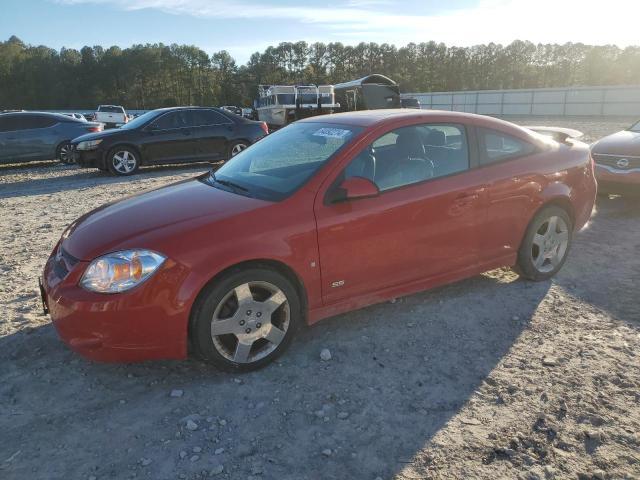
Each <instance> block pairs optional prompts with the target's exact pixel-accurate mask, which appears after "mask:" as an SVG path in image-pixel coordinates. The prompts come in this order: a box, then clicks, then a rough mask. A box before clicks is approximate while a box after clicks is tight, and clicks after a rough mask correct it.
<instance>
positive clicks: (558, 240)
mask: <svg viewBox="0 0 640 480" xmlns="http://www.w3.org/2000/svg"><path fill="white" fill-rule="evenodd" d="M572 230H573V225H572V223H571V218H570V217H569V215H568V214H567V212H566V211H565V210H563V209H562V208H560V207H555V206H551V207H546V208H543V209H542V210H541V211H540V212H538V214H537V215H536V216H535V217H534V218H533V220H532V221H531V223H530V224H529V227H528V228H527V232H526V234H525V237H524V240H523V241H522V245H521V246H520V250H519V252H518V264H517V270H518V273H519V274H520V276H522V277H524V278H526V279H528V280H533V281H542V280H547V279H549V278H551V277H553V276H554V275H555V274H556V273H558V271H559V270H560V269H561V268H562V265H564V262H565V261H566V259H567V254H568V253H569V247H570V246H571V239H572V237H571V232H572Z"/></svg>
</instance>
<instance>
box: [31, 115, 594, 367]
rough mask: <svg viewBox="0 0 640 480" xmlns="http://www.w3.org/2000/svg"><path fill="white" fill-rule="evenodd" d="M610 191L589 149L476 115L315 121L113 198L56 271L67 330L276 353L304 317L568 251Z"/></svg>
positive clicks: (107, 344)
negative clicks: (194, 173)
mask: <svg viewBox="0 0 640 480" xmlns="http://www.w3.org/2000/svg"><path fill="white" fill-rule="evenodd" d="M595 194H596V182H595V180H594V174H593V164H592V160H591V157H590V154H589V150H588V147H587V146H586V145H584V144H582V143H578V142H573V141H571V140H569V141H567V142H565V143H558V142H556V141H554V140H551V139H549V138H547V137H544V136H542V135H538V134H536V133H534V132H533V131H530V130H526V129H523V128H520V127H517V126H515V125H513V124H510V123H507V122H504V121H500V120H496V119H493V118H489V117H482V116H476V115H470V114H462V113H453V112H436V111H416V110H413V111H409V110H377V111H363V112H356V113H343V114H337V115H326V116H322V117H315V118H310V119H307V120H302V121H299V122H296V123H293V124H292V125H290V126H288V127H286V128H283V129H282V130H279V131H277V132H276V133H274V134H272V135H269V136H268V137H266V138H264V139H263V140H261V141H260V142H258V143H256V144H255V145H253V146H252V147H251V148H249V149H247V150H245V151H243V152H241V153H240V154H238V155H237V156H236V157H234V158H233V159H231V160H230V161H229V162H228V163H226V164H225V165H224V166H223V167H222V168H220V169H219V170H217V171H216V172H215V173H214V172H212V173H209V174H205V175H203V176H200V177H198V178H194V179H192V180H188V181H183V182H180V183H176V184H173V185H169V186H167V187H164V188H160V189H158V190H154V191H151V192H147V193H143V194H141V195H138V196H135V197H132V198H128V199H125V200H122V201H119V202H115V203H112V204H109V205H105V206H103V207H101V208H99V209H97V210H94V211H93V212H90V213H88V214H86V215H85V216H83V217H81V218H79V219H78V220H77V221H75V222H74V223H73V224H71V225H70V226H69V228H68V229H67V230H66V231H65V232H64V233H63V235H62V238H61V240H60V241H59V243H58V244H57V245H56V246H55V249H54V251H53V253H52V254H51V257H50V258H49V260H48V261H47V264H46V266H45V269H44V276H43V279H42V294H43V300H44V303H45V309H48V311H49V312H50V314H51V317H52V319H53V323H54V325H55V327H56V329H57V330H58V333H59V334H60V336H61V337H62V339H63V340H64V341H65V342H66V343H67V344H68V345H69V346H70V347H71V348H72V349H73V350H75V351H77V352H78V353H80V354H82V355H84V356H86V357H88V358H91V359H96V360H103V361H122V362H129V361H138V360H147V359H161V358H176V359H182V358H185V357H186V356H187V352H188V351H192V352H193V353H195V354H196V355H197V356H199V357H200V358H202V359H204V360H206V361H208V362H211V363H213V364H215V365H217V366H218V367H220V368H223V369H227V370H229V369H231V370H233V369H236V370H251V369H255V368H258V367H260V366H263V365H265V364H267V363H268V362H270V361H272V360H273V359H275V358H276V357H277V356H278V355H280V354H281V353H282V352H283V350H284V349H285V348H286V347H287V345H288V344H289V343H291V341H292V339H293V337H294V333H295V331H296V328H297V327H299V326H300V325H301V324H303V323H309V324H312V323H314V322H317V321H318V320H320V319H322V318H325V317H329V316H332V315H336V314H339V313H341V312H347V311H349V310H353V309H356V308H360V307H364V306H365V305H370V304H373V303H377V302H381V301H384V300H386V299H391V298H394V297H397V296H401V295H407V294H410V293H413V292H417V291H420V290H424V289H426V288H429V287H433V286H436V285H442V284H445V283H449V282H453V281H456V280H460V279H463V278H466V277H470V276H472V275H477V274H479V273H481V272H484V271H486V270H490V269H494V268H496V267H501V266H513V267H515V268H516V269H517V271H518V272H519V273H520V274H521V276H522V277H524V278H526V279H529V280H534V281H535V280H545V279H548V278H550V277H551V276H553V275H554V274H555V273H556V272H558V270H559V269H560V268H561V267H562V265H563V263H564V262H565V260H566V258H567V254H568V252H569V247H570V245H571V239H572V235H573V234H574V233H575V232H576V231H577V230H579V229H580V228H581V227H583V226H584V225H585V224H586V222H587V220H588V219H589V217H590V214H591V210H592V207H593V203H594V198H595Z"/></svg>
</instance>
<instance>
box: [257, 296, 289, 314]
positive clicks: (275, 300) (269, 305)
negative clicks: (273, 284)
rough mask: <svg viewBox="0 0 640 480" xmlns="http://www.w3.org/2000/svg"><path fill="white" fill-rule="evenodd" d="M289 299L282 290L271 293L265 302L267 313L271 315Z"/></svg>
mask: <svg viewBox="0 0 640 480" xmlns="http://www.w3.org/2000/svg"><path fill="white" fill-rule="evenodd" d="M286 301H287V297H285V295H284V293H282V290H278V291H277V292H276V293H274V294H273V295H271V297H269V298H268V299H267V300H265V301H264V302H263V303H264V310H265V312H266V313H267V314H269V315H271V314H273V312H275V311H276V310H277V309H278V307H280V305H282V304H283V303H284V302H286Z"/></svg>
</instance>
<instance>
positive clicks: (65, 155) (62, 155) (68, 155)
mask: <svg viewBox="0 0 640 480" xmlns="http://www.w3.org/2000/svg"><path fill="white" fill-rule="evenodd" d="M58 158H59V159H60V161H61V162H62V163H66V164H71V163H74V158H73V150H72V149H71V144H70V143H65V144H63V145H62V146H61V147H60V150H59V152H58Z"/></svg>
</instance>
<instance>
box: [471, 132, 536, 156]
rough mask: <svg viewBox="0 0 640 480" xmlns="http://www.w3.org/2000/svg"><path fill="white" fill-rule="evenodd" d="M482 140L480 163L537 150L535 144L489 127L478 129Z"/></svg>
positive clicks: (527, 153) (528, 153) (523, 154)
mask: <svg viewBox="0 0 640 480" xmlns="http://www.w3.org/2000/svg"><path fill="white" fill-rule="evenodd" d="M478 130H479V133H480V141H481V150H482V151H481V153H482V155H480V164H481V165H490V164H492V163H495V162H500V161H502V160H508V159H511V158H518V157H524V156H525V155H530V154H532V153H533V152H535V150H536V147H535V145H533V144H531V143H529V142H526V141H524V140H520V139H519V138H516V137H514V136H512V135H509V134H508V133H504V132H498V131H497V130H490V129H487V128H480V129H478Z"/></svg>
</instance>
